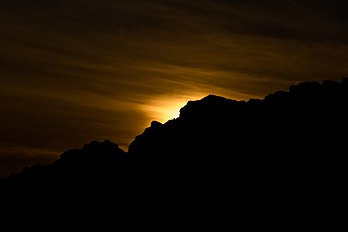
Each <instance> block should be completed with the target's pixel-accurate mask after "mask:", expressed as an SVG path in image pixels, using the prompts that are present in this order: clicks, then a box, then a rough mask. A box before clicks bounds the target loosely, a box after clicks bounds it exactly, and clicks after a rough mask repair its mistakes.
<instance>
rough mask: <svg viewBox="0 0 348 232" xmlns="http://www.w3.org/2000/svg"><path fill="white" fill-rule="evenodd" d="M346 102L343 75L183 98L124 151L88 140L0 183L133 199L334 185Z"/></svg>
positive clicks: (338, 178) (14, 189)
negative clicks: (262, 92)
mask: <svg viewBox="0 0 348 232" xmlns="http://www.w3.org/2000/svg"><path fill="white" fill-rule="evenodd" d="M347 108H348V79H347V78H344V79H343V81H342V83H338V82H334V81H324V82H323V83H322V84H320V83H316V82H313V83H309V82H307V83H300V84H298V85H294V86H291V87H290V88H289V91H288V92H283V91H279V92H275V93H272V94H270V95H268V96H266V97H265V98H264V99H262V100H259V99H251V100H249V101H247V102H245V101H234V100H229V99H226V98H223V97H219V96H214V95H209V96H207V97H205V98H203V99H201V100H199V101H190V102H188V103H187V105H186V106H184V107H183V108H182V109H181V110H180V117H179V118H177V119H174V120H170V121H168V122H167V123H165V124H161V123H159V122H152V123H151V127H149V128H147V129H145V131H144V133H142V134H141V135H139V136H137V137H136V139H135V140H134V141H133V142H132V143H131V145H130V146H129V152H128V153H125V152H124V151H122V150H121V149H119V148H118V146H117V145H115V144H113V143H111V142H110V141H105V142H103V143H99V142H92V143H91V144H89V145H85V146H84V147H83V148H82V149H75V150H70V151H67V152H65V153H64V154H63V155H62V156H61V157H60V159H59V160H57V161H56V162H55V163H53V164H51V165H48V166H40V165H37V166H34V167H32V168H26V169H24V171H23V172H22V173H20V174H16V175H12V176H11V177H10V178H8V179H7V180H5V181H3V182H2V184H1V191H2V192H4V193H5V192H8V193H17V194H18V193H20V194H28V193H36V194H37V193H40V194H42V193H46V194H47V193H49V194H56V193H57V192H70V193H73V192H78V193H81V192H83V193H84V194H86V192H88V193H91V192H98V193H105V192H108V193H112V195H113V196H114V197H115V196H118V197H119V196H123V197H128V198H131V197H130V196H133V198H132V199H133V200H134V199H137V200H139V199H145V198H146V199H152V200H154V199H159V198H165V197H169V196H173V195H175V196H176V197H175V199H176V200H177V199H181V197H184V198H185V199H186V198H190V197H189V196H191V197H193V196H196V198H197V199H198V198H200V197H197V196H202V197H205V198H206V197H208V195H209V194H212V195H211V196H215V197H217V196H219V198H221V199H225V200H226V199H227V198H229V197H230V195H231V194H239V196H240V197H242V196H243V197H250V198H253V197H257V198H259V197H267V198H272V197H275V198H277V199H278V198H282V197H284V196H285V195H287V196H289V194H290V195H291V194H292V195H298V193H299V192H303V193H304V192H306V191H310V194H313V193H314V192H318V191H319V192H320V191H323V189H329V188H330V189H331V190H332V191H336V190H337V191H338V192H339V191H340V190H339V189H340V188H341V187H342V185H341V184H340V183H342V182H346V179H345V174H346V173H345V172H346V155H347V149H346V134H347V129H348V123H347V118H348V117H347V116H348V115H347V114H348V113H347ZM311 189H314V190H311ZM183 192H185V194H183ZM255 192H258V195H257V196H256V195H255ZM271 192H273V193H274V192H277V194H276V195H273V193H271ZM159 193H161V194H160V196H159V195H158V194H159ZM208 193H209V194H208ZM263 193H265V194H263ZM266 193H267V194H266ZM134 194H136V195H137V197H135V198H134ZM284 194H285V195H284ZM310 194H309V195H310ZM309 195H308V196H309ZM169 198H171V199H172V197H169ZM314 198H315V197H314ZM191 199H194V198H191ZM292 200H294V199H292ZM292 200H291V201H292Z"/></svg>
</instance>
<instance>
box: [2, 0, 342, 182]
mask: <svg viewBox="0 0 348 232" xmlns="http://www.w3.org/2000/svg"><path fill="white" fill-rule="evenodd" d="M347 12H348V2H347V1H343V0H342V1H340V0H327V1H324V0H317V1H314V0H301V1H300V0H257V1H256V0H98V1H94V0H93V1H92V0H0V81H1V85H0V97H1V101H0V128H1V130H0V177H4V176H6V175H8V174H9V173H11V172H14V171H19V170H21V169H22V167H23V166H28V165H31V164H35V163H43V164H45V163H49V162H52V161H54V160H56V159H57V158H58V157H59V155H60V154H61V153H62V152H63V151H65V150H68V149H71V148H76V147H81V146H82V145H83V144H85V143H89V142H90V141H92V140H100V141H102V140H105V139H110V140H111V141H113V142H115V143H117V144H119V145H120V146H121V148H123V149H124V150H127V147H128V145H129V144H130V142H131V141H132V140H133V139H134V138H135V136H136V135H138V134H140V133H141V132H142V131H143V130H144V128H146V127H148V126H149V125H150V122H151V121H153V120H157V121H160V122H163V123H164V122H166V121H167V120H169V119H172V118H174V117H177V116H178V113H179V109H180V108H181V107H182V106H184V105H185V104H186V102H187V101H188V100H198V99H200V98H203V97H204V96H206V95H208V94H215V95H221V96H224V97H228V98H232V99H236V100H248V99H250V98H263V97H264V96H265V95H267V94H268V93H271V92H274V91H277V90H287V89H288V87H289V85H291V84H296V83H298V82H303V81H319V82H321V81H322V80H325V79H331V80H341V78H342V77H343V76H347V75H348V56H347V54H348V14H347Z"/></svg>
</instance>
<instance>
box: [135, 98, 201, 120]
mask: <svg viewBox="0 0 348 232" xmlns="http://www.w3.org/2000/svg"><path fill="white" fill-rule="evenodd" d="M204 96H205V95H204V94H197V95H194V96H183V95H181V96H160V97H158V98H155V99H153V100H151V101H150V102H149V103H148V104H146V105H143V106H142V107H141V108H142V110H143V111H144V112H145V113H146V115H148V117H149V118H151V120H156V121H159V122H161V123H165V122H166V121H168V120H171V119H174V118H177V117H179V114H180V109H181V108H182V107H184V106H185V105H186V104H187V102H188V101H190V100H198V99H201V98H202V97H204Z"/></svg>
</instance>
